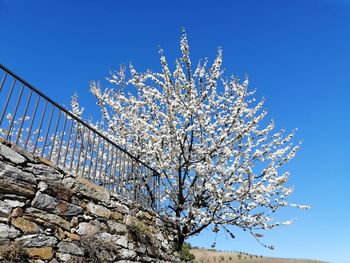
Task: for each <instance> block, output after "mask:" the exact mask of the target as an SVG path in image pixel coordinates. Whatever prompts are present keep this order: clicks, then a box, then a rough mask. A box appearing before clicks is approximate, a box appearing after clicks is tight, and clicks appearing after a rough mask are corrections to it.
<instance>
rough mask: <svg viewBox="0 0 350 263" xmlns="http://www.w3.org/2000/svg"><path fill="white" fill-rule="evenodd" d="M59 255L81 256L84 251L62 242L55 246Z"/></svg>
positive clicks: (76, 246)
mask: <svg viewBox="0 0 350 263" xmlns="http://www.w3.org/2000/svg"><path fill="white" fill-rule="evenodd" d="M57 247H58V251H59V252H60V253H66V254H71V255H76V256H83V255H84V250H83V249H82V248H81V247H79V246H78V245H77V244H75V243H73V242H67V241H62V242H60V243H58V245H57Z"/></svg>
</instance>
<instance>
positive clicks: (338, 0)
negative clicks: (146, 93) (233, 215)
mask: <svg viewBox="0 0 350 263" xmlns="http://www.w3.org/2000/svg"><path fill="white" fill-rule="evenodd" d="M183 26H184V27H186V29H187V32H188V34H189V41H190V46H191V50H192V55H193V59H194V61H196V60H197V59H199V58H202V57H205V56H208V57H209V58H210V59H212V58H213V57H214V56H215V54H216V49H217V47H218V46H221V47H222V48H223V50H224V66H225V68H226V70H227V72H228V73H229V72H232V73H234V74H236V75H238V76H241V77H243V76H244V74H245V73H248V74H249V76H250V80H251V84H252V85H253V86H254V87H256V88H257V89H258V93H257V94H258V96H259V97H262V96H265V97H266V99H267V104H266V105H267V107H268V108H269V117H270V118H274V119H275V121H276V123H277V125H278V127H280V128H285V129H287V130H292V129H293V128H295V127H298V128H299V132H298V138H300V139H302V140H303V142H304V143H303V146H302V149H301V151H300V152H299V154H298V155H297V158H296V159H295V160H294V161H292V163H290V166H289V170H290V171H291V175H292V177H291V180H290V184H292V185H294V186H295V188H296V191H295V193H294V195H293V196H292V200H293V201H295V202H301V203H308V204H310V205H312V207H313V208H312V209H311V210H309V211H306V212H305V211H298V210H296V209H292V210H286V211H282V213H281V214H280V219H281V220H282V219H288V218H298V220H297V221H296V223H295V224H293V225H291V226H289V227H284V228H280V229H278V230H274V231H272V232H269V233H266V238H265V242H266V243H268V244H274V245H276V246H277V249H276V250H275V251H269V250H266V249H264V248H263V247H261V246H259V245H258V244H257V243H256V242H255V241H254V240H253V239H252V238H251V237H249V236H248V235H247V234H246V233H243V232H241V231H239V230H234V231H233V232H234V233H235V234H236V236H237V238H236V239H235V240H230V239H226V238H225V236H219V237H218V240H217V248H218V249H223V250H240V251H246V252H249V253H253V254H258V255H270V256H281V257H299V258H315V259H323V260H328V261H331V262H337V263H340V262H350V227H349V223H350V198H349V194H350V191H349V189H350V177H349V176H350V172H349V165H350V142H349V139H350V1H346V0H328V1H326V0H293V1H290V0H288V1H287V0H265V1H261V0H255V1H251V0H241V1H218V0H217V1H204V0H202V1H182V0H176V1H164V0H163V1H151V0H150V1H112V0H105V1H97V0H96V1H92V0H90V1H87V0H84V1H83V0H81V1H78V0H76V1H47V0H45V1H44V0H42V1H35V0H32V1H27V0H21V1H17V0H0V63H2V64H4V65H6V66H7V67H9V68H10V69H12V70H13V71H15V72H16V73H18V74H19V75H20V76H22V77H23V78H25V79H26V80H28V81H29V82H31V83H32V84H34V85H35V86H36V87H38V88H39V89H41V90H42V91H43V92H44V93H46V94H48V95H49V96H51V97H52V98H54V99H55V100H57V101H58V102H59V103H61V104H65V105H68V104H69V101H70V97H71V95H72V94H73V93H74V92H75V91H76V92H78V93H79V94H80V97H81V101H82V103H83V105H84V106H85V108H87V110H86V111H88V112H94V111H96V110H95V109H94V103H95V102H94V99H93V98H92V96H91V95H90V94H88V88H89V81H90V80H93V79H94V80H97V79H103V78H104V77H105V76H106V75H107V73H108V70H109V69H115V68H118V67H119V65H120V64H121V63H126V64H127V63H129V62H130V61H131V62H133V63H134V64H135V66H136V67H137V69H140V70H145V69H147V68H152V69H154V70H158V69H159V56H158V53H157V52H158V46H159V45H160V46H161V47H162V48H163V49H164V50H165V52H166V54H168V57H169V59H170V60H171V61H173V59H174V58H175V57H176V56H177V55H179V38H180V28H181V27H183ZM213 240H214V236H212V235H211V233H210V231H206V232H204V233H203V234H202V235H200V236H198V237H195V238H193V239H192V240H191V242H192V244H193V245H197V246H205V247H209V246H210V244H211V243H212V242H213Z"/></svg>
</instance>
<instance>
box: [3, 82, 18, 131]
mask: <svg viewBox="0 0 350 263" xmlns="http://www.w3.org/2000/svg"><path fill="white" fill-rule="evenodd" d="M15 84H16V79H14V80H13V82H12V85H11V89H10V92H9V94H8V96H7V99H6V102H5V105H4V109H3V112H2V115H1V119H0V126H1V124H2V121H3V119H4V116H5V113H6V109H7V106H8V105H9V102H10V99H11V96H12V92H13V88H14V87H15Z"/></svg>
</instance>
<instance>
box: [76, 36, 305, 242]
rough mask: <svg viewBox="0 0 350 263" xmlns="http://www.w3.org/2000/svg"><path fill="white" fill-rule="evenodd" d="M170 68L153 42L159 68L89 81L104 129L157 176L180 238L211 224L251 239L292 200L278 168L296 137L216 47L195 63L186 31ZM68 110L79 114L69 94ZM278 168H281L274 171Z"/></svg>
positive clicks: (290, 153)
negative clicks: (227, 69)
mask: <svg viewBox="0 0 350 263" xmlns="http://www.w3.org/2000/svg"><path fill="white" fill-rule="evenodd" d="M180 48H181V57H180V58H178V59H176V61H175V67H174V70H173V71H172V70H171V69H170V67H169V66H168V62H167V60H166V57H165V55H164V52H163V51H162V50H160V62H161V69H162V70H161V72H153V71H151V70H148V71H146V72H138V71H137V70H136V69H135V68H134V67H133V65H131V64H130V66H129V68H128V70H127V68H126V67H125V66H121V68H120V70H119V71H115V72H112V73H111V75H110V76H109V77H108V78H107V80H108V81H109V83H110V85H111V87H108V88H103V87H101V84H100V82H96V81H94V82H91V86H90V91H91V92H92V94H93V95H94V96H95V98H96V100H97V105H98V106H99V107H100V109H101V113H102V122H103V123H104V125H103V128H101V126H96V128H99V129H103V130H104V133H105V134H107V136H109V138H111V139H113V140H114V141H115V142H116V143H117V144H119V145H120V146H121V147H124V148H125V149H127V150H128V151H129V152H131V153H132V154H133V155H135V156H137V157H138V158H139V159H141V160H142V161H143V162H145V163H147V164H148V165H150V166H151V167H153V168H154V169H156V170H157V171H159V173H160V174H161V185H162V189H163V191H162V194H161V202H162V207H163V210H162V211H163V213H164V214H166V215H168V216H170V217H171V218H173V220H174V221H175V222H176V223H177V227H178V242H179V248H181V246H182V244H183V242H184V240H185V239H186V238H187V237H189V236H191V235H195V234H197V233H199V232H201V231H202V230H203V229H205V228H207V227H209V226H210V227H212V228H213V231H214V232H218V231H219V230H221V229H223V230H224V231H227V232H228V233H230V235H231V236H232V237H234V235H233V234H232V228H231V227H239V228H242V229H244V230H247V231H249V232H250V233H251V234H252V235H253V236H254V238H256V239H257V240H258V241H259V239H260V238H261V237H262V234H261V233H258V232H257V231H258V230H260V229H262V230H266V229H272V228H275V227H277V226H280V225H287V224H290V223H291V221H286V222H282V223H280V222H278V221H276V220H275V219H274V218H273V217H272V214H273V213H275V212H276V211H277V210H278V209H279V208H281V207H286V206H292V207H298V208H303V209H306V208H308V207H307V206H303V205H297V204H291V203H289V201H288V200H287V197H288V196H289V195H290V194H291V193H292V192H293V188H292V187H289V186H287V185H286V182H287V180H288V177H289V173H288V172H287V171H285V169H281V167H283V166H284V165H285V164H287V163H288V162H289V161H290V160H291V159H293V158H294V156H295V154H296V152H297V151H298V149H299V146H300V144H299V143H295V142H294V135H295V131H292V132H291V133H286V132H285V131H284V130H277V131H276V129H275V124H274V122H273V121H266V120H265V119H264V118H265V116H266V114H267V110H266V109H265V108H264V102H265V101H264V99H261V100H256V98H255V97H254V96H255V91H254V90H250V89H249V81H248V78H247V77H246V78H245V79H244V80H243V81H241V80H239V79H238V78H237V77H235V76H233V75H232V76H226V75H225V73H224V70H223V68H222V50H221V49H219V50H218V53H217V56H216V58H215V60H214V61H213V63H212V64H209V61H208V59H204V60H202V61H200V62H199V63H198V65H197V66H196V67H193V65H192V61H191V59H190V50H189V45H188V41H187V35H186V33H185V31H183V33H182V36H181V41H180ZM72 105H73V109H74V111H75V112H76V113H77V114H81V110H80V109H79V105H78V102H77V99H76V98H75V99H74V100H73V101H72ZM281 170H283V171H281Z"/></svg>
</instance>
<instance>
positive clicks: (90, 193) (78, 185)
mask: <svg viewBox="0 0 350 263" xmlns="http://www.w3.org/2000/svg"><path fill="white" fill-rule="evenodd" d="M73 190H74V192H76V193H80V194H81V195H83V196H86V197H88V198H90V199H93V200H96V201H100V202H104V203H108V202H109V201H110V194H109V192H108V191H107V190H106V189H104V188H103V187H101V186H97V185H95V184H93V183H92V182H90V181H88V180H86V179H84V178H82V177H80V176H78V177H77V178H76V180H75V183H74V186H73Z"/></svg>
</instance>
